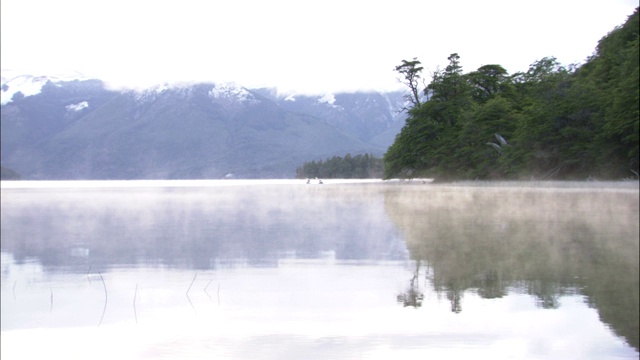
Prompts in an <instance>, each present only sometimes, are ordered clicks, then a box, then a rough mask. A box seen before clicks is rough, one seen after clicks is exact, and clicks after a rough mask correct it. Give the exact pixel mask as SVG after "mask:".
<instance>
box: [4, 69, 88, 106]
mask: <svg viewBox="0 0 640 360" xmlns="http://www.w3.org/2000/svg"><path fill="white" fill-rule="evenodd" d="M73 80H86V78H85V77H84V75H82V74H80V73H78V72H69V73H59V74H56V75H40V76H33V75H25V74H22V73H19V72H16V71H12V70H8V69H2V71H1V72H0V81H1V85H0V86H1V89H2V92H1V93H0V94H1V95H0V104H2V105H5V104H7V103H9V102H11V99H12V98H13V96H14V95H15V94H17V93H21V94H22V95H23V96H25V97H26V96H33V95H37V94H39V93H40V91H42V87H43V86H44V85H45V84H46V83H47V82H49V81H51V82H53V83H58V82H62V81H73Z"/></svg>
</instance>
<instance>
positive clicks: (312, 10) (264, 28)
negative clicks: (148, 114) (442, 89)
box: [0, 0, 638, 93]
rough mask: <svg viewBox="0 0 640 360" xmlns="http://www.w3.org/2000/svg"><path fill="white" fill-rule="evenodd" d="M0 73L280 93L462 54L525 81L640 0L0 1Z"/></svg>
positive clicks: (376, 85)
mask: <svg viewBox="0 0 640 360" xmlns="http://www.w3.org/2000/svg"><path fill="white" fill-rule="evenodd" d="M0 6H1V9H0V14H1V20H0V26H1V31H0V36H1V41H0V45H1V51H0V56H1V65H2V69H3V71H4V70H12V71H17V72H21V73H28V74H31V75H51V74H55V73H59V72H68V71H78V72H81V73H83V74H84V75H86V76H89V77H97V78H101V79H103V80H105V81H107V82H109V83H110V84H112V85H114V86H128V87H136V86H146V85H150V84H155V83H162V82H174V81H205V80H208V81H233V82H237V83H239V84H240V85H243V86H246V87H257V86H277V87H278V88H279V89H280V90H281V91H283V92H292V91H293V92H304V93H324V92H335V91H354V90H371V89H377V90H388V89H395V88H399V87H401V85H400V83H399V82H398V80H397V78H398V75H397V74H396V73H395V71H394V70H393V69H394V67H395V66H396V65H398V64H400V63H401V61H402V60H403V59H407V60H410V59H412V58H413V57H417V58H418V60H420V61H422V64H423V66H424V67H425V72H424V74H423V75H424V77H426V78H429V74H430V73H431V72H432V71H433V70H435V69H436V68H437V67H441V68H444V67H445V66H446V65H447V62H448V61H447V57H448V56H449V55H450V54H451V53H454V52H457V53H458V54H459V55H460V61H461V65H462V66H463V69H464V71H465V72H468V71H473V70H475V69H477V68H478V67H480V66H482V65H486V64H495V63H497V64H500V65H502V66H503V67H505V68H506V69H507V71H509V73H514V72H517V71H526V70H527V68H528V66H529V64H531V63H533V62H534V61H536V60H538V59H541V58H543V57H545V56H555V57H556V58H557V59H558V60H559V61H560V62H561V63H563V64H570V63H583V62H584V60H585V59H586V57H588V56H589V55H591V54H592V53H593V51H594V50H595V47H596V45H597V42H598V40H599V39H600V38H602V37H603V36H605V35H606V34H607V33H608V32H609V31H611V30H612V29H613V28H614V27H615V26H618V25H621V24H623V23H624V22H625V21H626V19H627V17H628V16H629V15H631V14H632V13H633V11H634V9H635V8H636V7H637V6H638V0H535V1H534V0H438V1H433V0H363V1H358V0H322V1H320V0H55V1H51V0H2V2H1V3H0Z"/></svg>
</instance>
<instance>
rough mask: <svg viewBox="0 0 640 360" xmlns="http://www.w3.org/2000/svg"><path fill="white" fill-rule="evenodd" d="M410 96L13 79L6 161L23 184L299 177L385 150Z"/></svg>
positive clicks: (7, 103) (7, 99)
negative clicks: (320, 163)
mask: <svg viewBox="0 0 640 360" xmlns="http://www.w3.org/2000/svg"><path fill="white" fill-rule="evenodd" d="M403 108H404V99H403V93H402V92H388V93H381V92H362V93H337V94H324V95H321V96H310V95H295V94H294V95H281V94H278V92H277V91H276V89H266V88H263V89H247V88H244V87H242V86H240V85H237V84H230V83H217V84H214V83H200V84H183V85H171V86H158V87H154V88H149V89H147V90H144V91H133V90H111V89H108V88H106V87H105V86H104V83H103V82H102V81H100V80H96V79H90V80H86V79H73V80H71V79H65V78H51V77H33V76H28V75H22V76H18V77H12V78H4V77H3V79H2V106H1V136H2V137H1V146H2V149H1V151H2V152H1V161H2V166H3V167H5V168H10V169H12V170H15V171H16V172H18V173H19V174H20V175H21V177H22V179H34V180H44V179H51V180H53V179H70V180H75V179H203V178H209V179H219V178H229V177H234V178H292V177H294V176H295V171H296V168H297V167H298V166H301V165H302V164H303V163H304V162H307V161H311V160H321V159H326V158H327V157H330V156H334V155H337V156H344V155H346V154H347V153H350V154H352V155H357V154H364V153H370V154H373V155H376V156H382V154H384V152H385V151H386V149H387V148H388V147H389V146H390V145H391V144H392V143H393V140H394V138H395V135H396V134H397V133H398V132H399V131H400V129H401V128H402V126H403V125H404V119H405V118H406V115H405V114H404V113H403V112H402V111H401V109H403Z"/></svg>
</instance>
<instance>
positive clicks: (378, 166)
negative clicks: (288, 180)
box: [296, 154, 383, 179]
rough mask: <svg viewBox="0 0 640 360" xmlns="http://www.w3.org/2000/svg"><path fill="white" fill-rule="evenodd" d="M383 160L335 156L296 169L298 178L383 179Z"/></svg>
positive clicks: (360, 156) (367, 157)
mask: <svg viewBox="0 0 640 360" xmlns="http://www.w3.org/2000/svg"><path fill="white" fill-rule="evenodd" d="M382 174H383V164H382V159H380V158H377V157H375V156H373V155H370V154H364V155H356V156H351V154H347V155H345V157H340V156H333V157H331V158H328V159H326V160H325V161H322V160H319V161H315V160H314V161H311V162H306V163H304V164H303V165H302V167H299V168H297V169H296V178H298V179H302V178H316V177H317V178H325V179H331V178H333V179H370V178H381V177H382Z"/></svg>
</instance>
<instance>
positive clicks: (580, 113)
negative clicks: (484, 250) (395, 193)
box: [384, 9, 640, 180]
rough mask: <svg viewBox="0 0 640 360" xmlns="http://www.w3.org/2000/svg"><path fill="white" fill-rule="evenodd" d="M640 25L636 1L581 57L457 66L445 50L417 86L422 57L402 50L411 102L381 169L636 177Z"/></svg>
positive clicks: (442, 175) (405, 173)
mask: <svg viewBox="0 0 640 360" xmlns="http://www.w3.org/2000/svg"><path fill="white" fill-rule="evenodd" d="M638 26H639V25H638V9H636V11H635V13H634V14H633V15H631V16H629V18H628V20H627V22H626V23H625V24H623V25H622V26H619V27H617V28H615V29H614V30H613V31H611V32H610V33H609V34H607V35H606V36H605V37H603V38H602V39H601V40H600V41H599V43H598V45H597V48H596V51H595V52H594V54H593V55H592V56H591V57H590V58H589V59H587V61H586V63H585V64H584V65H581V66H577V65H569V66H562V65H561V64H559V62H558V61H557V60H556V59H555V58H553V57H545V58H543V59H541V60H538V61H536V62H534V63H533V64H531V66H530V68H529V70H528V71H526V72H518V73H514V74H509V73H508V72H507V70H506V69H504V68H503V67H502V66H500V65H498V64H492V65H485V66H482V67H480V68H478V69H477V70H475V71H472V72H468V73H464V72H463V68H462V63H461V59H460V56H458V54H452V55H451V56H449V58H448V60H449V64H448V65H447V66H446V67H445V69H444V70H437V71H435V72H434V73H433V74H432V75H431V81H430V83H429V84H428V85H427V86H426V88H424V89H422V88H420V84H421V82H422V78H421V77H422V70H423V69H422V67H421V66H420V65H421V63H420V61H419V60H417V59H413V60H412V61H407V60H403V62H402V64H401V65H399V66H397V67H396V71H398V72H399V73H400V74H401V75H402V76H403V79H404V81H405V83H406V85H407V86H408V87H409V90H411V92H410V95H409V97H408V100H410V102H411V104H412V105H411V107H410V109H409V117H408V118H407V120H406V124H405V126H404V127H403V129H402V131H401V132H400V133H399V134H398V135H397V136H396V139H395V142H394V143H393V145H392V146H391V147H390V148H389V149H388V151H387V152H386V154H385V155H384V176H385V178H391V177H417V176H427V177H434V178H436V179H437V180H452V179H496V178H501V179H530V178H536V179H586V178H589V177H592V178H602V179H620V178H637V177H638V171H639V170H638V162H639V161H638V142H639V140H638V132H639V129H638V124H639V117H640V113H639V110H638V107H639V103H640V99H639V75H638V59H639V58H640V54H639V51H638V49H639V42H638V37H639V27H638Z"/></svg>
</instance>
